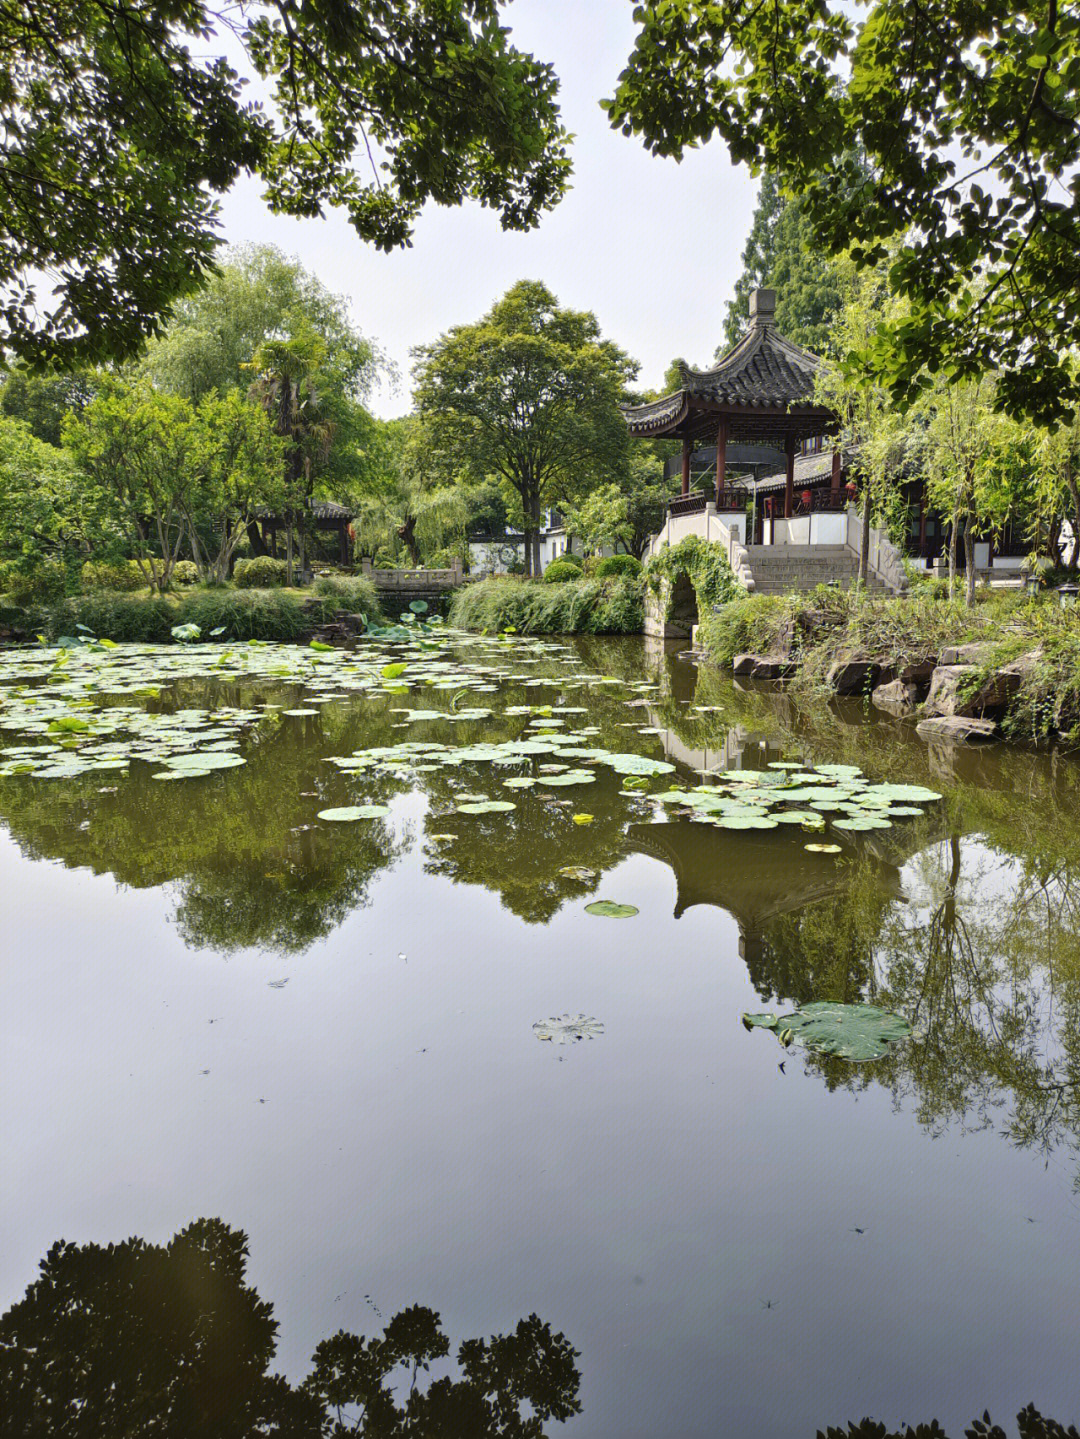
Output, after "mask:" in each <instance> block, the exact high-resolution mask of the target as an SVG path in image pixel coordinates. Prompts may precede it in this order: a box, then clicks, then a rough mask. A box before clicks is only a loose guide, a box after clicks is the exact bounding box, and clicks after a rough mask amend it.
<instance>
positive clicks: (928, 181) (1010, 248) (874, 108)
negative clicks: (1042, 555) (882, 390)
mask: <svg viewBox="0 0 1080 1439" xmlns="http://www.w3.org/2000/svg"><path fill="white" fill-rule="evenodd" d="M635 14H636V17H637V21H638V26H639V30H638V36H637V40H636V43H635V46H634V50H633V53H632V55H631V57H630V60H629V63H628V65H627V68H626V69H625V70H624V71H623V74H622V76H621V77H620V80H619V85H618V88H617V91H616V94H615V98H614V100H613V101H610V102H608V112H609V115H610V118H611V121H612V123H613V124H614V125H616V126H618V127H621V128H622V130H623V131H624V133H627V134H630V133H637V134H639V135H641V136H642V138H643V139H644V142H645V144H646V145H647V146H648V147H649V149H651V150H652V151H654V152H656V153H658V154H664V155H673V156H675V157H679V156H681V155H682V154H683V152H684V151H685V150H686V149H687V148H689V147H691V146H694V145H697V144H701V143H703V142H705V141H706V140H707V139H709V137H710V136H712V135H713V134H719V135H721V136H722V137H723V138H724V140H725V141H726V142H727V144H728V147H729V150H730V152H731V155H732V158H733V159H734V160H736V161H745V162H746V163H748V164H749V165H750V166H751V167H752V168H754V169H756V170H761V169H767V170H769V171H771V172H772V173H773V174H774V175H775V176H776V178H777V180H778V181H779V183H780V185H781V186H782V188H783V190H784V191H785V193H789V194H792V195H795V196H799V197H800V199H801V203H802V204H803V205H804V206H805V214H806V218H807V222H808V224H809V226H810V228H811V230H812V232H813V234H814V236H815V237H816V238H817V241H818V243H819V244H820V245H821V247H822V249H823V250H824V251H825V252H826V253H827V254H832V255H837V254H840V253H841V252H843V251H845V250H847V249H849V248H850V250H851V254H852V256H853V258H854V260H855V261H856V263H857V264H859V265H860V266H874V265H876V264H877V263H878V262H879V261H880V260H881V259H882V258H883V257H884V256H885V254H886V251H887V250H888V249H889V247H891V251H890V268H889V285H890V289H891V290H892V292H893V293H894V294H896V295H898V296H900V297H901V298H902V299H903V300H904V302H905V305H904V312H903V314H902V315H899V316H897V317H896V318H894V319H893V320H892V321H890V322H889V323H887V324H884V325H883V327H882V329H881V330H880V331H878V332H875V333H874V335H873V336H871V337H869V338H868V341H867V344H866V347H865V353H866V356H867V358H868V361H869V362H870V363H871V364H872V366H873V369H874V371H875V373H876V375H877V378H878V380H879V382H880V383H883V384H884V385H886V386H887V387H888V388H889V390H890V392H891V393H892V395H893V396H894V397H895V398H910V397H911V396H912V394H913V393H914V392H915V391H916V390H917V389H918V388H919V386H920V385H921V384H922V383H923V377H924V374H925V373H926V372H929V373H937V372H939V371H941V372H943V373H944V374H945V375H946V376H947V377H948V378H950V379H967V380H972V379H976V378H977V377H979V376H980V375H983V374H987V373H990V372H996V373H997V376H998V379H997V385H996V399H995V404H996V405H997V407H998V408H999V409H1001V410H1003V411H1006V412H1010V413H1013V414H1016V415H1021V414H1024V415H1028V416H1030V417H1032V418H1034V419H1036V420H1038V421H1040V422H1045V423H1054V422H1056V421H1057V420H1059V419H1061V418H1063V417H1064V416H1065V415H1066V414H1067V413H1068V412H1069V411H1070V410H1071V408H1072V407H1073V406H1074V405H1075V403H1076V402H1077V400H1078V398H1080V376H1078V375H1077V374H1076V373H1075V371H1074V370H1073V368H1072V366H1071V364H1070V363H1069V360H1068V350H1069V345H1070V340H1071V336H1072V334H1073V333H1074V331H1075V328H1076V324H1077V321H1078V320H1080V188H1078V187H1076V186H1074V185H1073V184H1072V183H1071V179H1070V177H1071V176H1073V175H1074V174H1075V172H1076V168H1077V165H1078V163H1080V124H1078V123H1077V100H1078V92H1080V26H1077V24H1076V19H1075V16H1074V15H1073V13H1072V12H1071V10H1069V9H1060V10H1059V7H1058V5H1057V4H1056V0H1045V3H1044V0H1039V3H1035V4H1019V3H1018V4H1013V5H1008V6H996V7H990V8H987V7H986V6H980V5H968V6H960V5H958V4H956V3H955V0H928V3H926V4H920V5H918V6H910V5H907V4H904V3H903V0H871V3H870V4H868V5H867V6H866V7H865V8H864V9H862V10H861V11H860V12H859V13H858V15H857V16H855V15H853V14H852V12H851V11H850V9H849V8H848V7H846V6H839V5H837V6H831V5H823V4H818V3H816V0H815V3H809V0H769V3H768V4H765V5H757V6H747V5H745V4H744V3H742V0H680V3H678V4H672V5H644V6H641V7H639V8H638V10H637V11H636V12H635ZM838 72H843V73H844V74H845V75H846V83H844V84H842V85H838V84H837V82H836V76H837V73H838ZM860 155H863V156H865V160H866V165H867V167H868V169H869V175H868V176H863V175H860V174H859V166H860V163H861V162H860V161H859V159H858V158H857V157H858V156H860ZM976 282H977V283H976Z"/></svg>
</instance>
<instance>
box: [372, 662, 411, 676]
mask: <svg viewBox="0 0 1080 1439" xmlns="http://www.w3.org/2000/svg"><path fill="white" fill-rule="evenodd" d="M408 668H409V666H408V665H403V664H394V665H383V667H382V669H381V670H380V671H379V673H380V674H381V675H382V677H383V679H384V680H396V679H397V678H398V676H399V675H403V674H404V673H405V671H406V670H407V669H408Z"/></svg>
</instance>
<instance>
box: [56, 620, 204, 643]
mask: <svg viewBox="0 0 1080 1439" xmlns="http://www.w3.org/2000/svg"><path fill="white" fill-rule="evenodd" d="M79 628H80V629H81V628H82V626H81V625H80V626H79ZM169 633H170V634H171V635H172V637H173V639H174V640H179V641H180V643H181V644H186V643H190V642H191V641H192V640H197V639H199V637H200V636H201V635H202V630H201V629H200V628H199V626H198V625H173V627H172V629H171V630H170V631H169Z"/></svg>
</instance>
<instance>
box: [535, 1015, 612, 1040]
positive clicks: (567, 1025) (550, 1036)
mask: <svg viewBox="0 0 1080 1439" xmlns="http://www.w3.org/2000/svg"><path fill="white" fill-rule="evenodd" d="M603 1032H604V1026H603V1024H601V1022H600V1021H599V1020H598V1019H590V1018H589V1016H588V1015H587V1014H560V1015H557V1016H556V1017H555V1018H553V1019H538V1020H537V1022H536V1023H535V1024H534V1025H533V1034H535V1035H536V1037H537V1039H545V1040H548V1041H550V1042H551V1043H552V1044H570V1043H571V1042H572V1041H574V1040H576V1039H595V1038H596V1037H597V1036H598V1035H601V1034H603Z"/></svg>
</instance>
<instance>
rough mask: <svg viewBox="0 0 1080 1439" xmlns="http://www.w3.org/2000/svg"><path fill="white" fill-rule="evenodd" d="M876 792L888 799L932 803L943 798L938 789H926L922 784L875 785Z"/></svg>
mask: <svg viewBox="0 0 1080 1439" xmlns="http://www.w3.org/2000/svg"><path fill="white" fill-rule="evenodd" d="M874 792H875V793H876V794H881V795H884V796H885V798H886V799H890V800H892V799H899V800H905V799H906V800H911V801H914V802H918V803H921V804H930V803H932V802H933V801H934V800H939V799H940V798H941V796H940V795H939V794H938V792H937V790H934V789H926V788H924V786H923V785H921V784H879V785H875V786H874Z"/></svg>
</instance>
